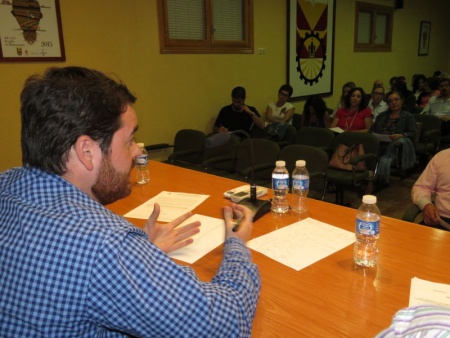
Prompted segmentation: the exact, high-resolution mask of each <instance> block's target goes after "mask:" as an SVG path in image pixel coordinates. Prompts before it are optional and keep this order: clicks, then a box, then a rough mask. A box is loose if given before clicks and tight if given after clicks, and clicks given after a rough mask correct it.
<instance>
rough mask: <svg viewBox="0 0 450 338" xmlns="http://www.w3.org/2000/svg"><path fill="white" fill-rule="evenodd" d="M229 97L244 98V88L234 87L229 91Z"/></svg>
mask: <svg viewBox="0 0 450 338" xmlns="http://www.w3.org/2000/svg"><path fill="white" fill-rule="evenodd" d="M231 97H232V98H233V99H238V100H239V99H240V100H245V88H244V87H235V88H233V90H232V91H231Z"/></svg>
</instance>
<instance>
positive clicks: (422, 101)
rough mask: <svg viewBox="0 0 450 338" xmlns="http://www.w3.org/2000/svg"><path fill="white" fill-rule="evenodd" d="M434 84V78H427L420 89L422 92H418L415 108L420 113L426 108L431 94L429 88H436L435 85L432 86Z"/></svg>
mask: <svg viewBox="0 0 450 338" xmlns="http://www.w3.org/2000/svg"><path fill="white" fill-rule="evenodd" d="M434 82H436V80H435V78H432V77H429V78H428V79H427V81H426V82H425V84H424V85H423V87H422V91H421V92H420V94H419V97H418V98H417V101H416V105H417V108H419V109H420V111H422V110H423V108H425V107H426V105H427V104H428V101H429V100H430V98H431V96H432V94H433V91H432V89H431V87H432V86H434V87H435V89H437V87H438V85H437V83H436V84H434V85H433V83H434Z"/></svg>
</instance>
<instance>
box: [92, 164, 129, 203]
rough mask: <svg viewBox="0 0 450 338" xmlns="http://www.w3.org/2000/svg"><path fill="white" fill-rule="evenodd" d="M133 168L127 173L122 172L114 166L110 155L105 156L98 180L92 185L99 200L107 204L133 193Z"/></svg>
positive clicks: (93, 191)
mask: <svg viewBox="0 0 450 338" xmlns="http://www.w3.org/2000/svg"><path fill="white" fill-rule="evenodd" d="M131 168H132V167H131ZM131 168H130V171H129V172H127V173H120V172H118V171H117V170H116V169H115V168H114V167H113V165H112V164H111V161H110V159H109V157H108V156H104V157H103V159H102V163H101V167H100V171H99V173H98V177H97V180H96V182H95V183H94V185H93V186H92V193H93V194H94V196H95V197H96V199H97V201H98V202H100V203H101V204H103V205H106V204H110V203H113V202H115V201H117V200H119V199H121V198H124V197H126V196H128V195H129V194H130V193H131V183H130V172H131Z"/></svg>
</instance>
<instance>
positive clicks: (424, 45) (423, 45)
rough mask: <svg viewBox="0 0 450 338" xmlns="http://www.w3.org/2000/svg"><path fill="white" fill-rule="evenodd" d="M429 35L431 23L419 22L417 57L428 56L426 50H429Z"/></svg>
mask: <svg viewBox="0 0 450 338" xmlns="http://www.w3.org/2000/svg"><path fill="white" fill-rule="evenodd" d="M430 33H431V22H430V21H421V22H420V34H419V52H418V54H419V56H425V55H428V50H429V48H430Z"/></svg>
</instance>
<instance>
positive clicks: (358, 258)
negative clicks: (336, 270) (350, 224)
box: [353, 195, 381, 267]
mask: <svg viewBox="0 0 450 338" xmlns="http://www.w3.org/2000/svg"><path fill="white" fill-rule="evenodd" d="M380 219H381V216H380V210H379V209H378V207H377V197H376V196H373V195H364V196H363V199H362V204H361V206H360V207H359V209H358V211H357V212H356V230H355V234H356V243H355V249H354V252H353V258H354V260H355V263H356V264H358V265H361V266H369V267H373V266H375V265H377V259H378V246H377V242H378V239H379V237H380Z"/></svg>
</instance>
